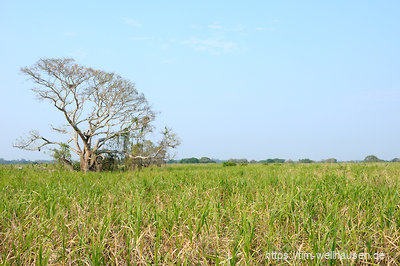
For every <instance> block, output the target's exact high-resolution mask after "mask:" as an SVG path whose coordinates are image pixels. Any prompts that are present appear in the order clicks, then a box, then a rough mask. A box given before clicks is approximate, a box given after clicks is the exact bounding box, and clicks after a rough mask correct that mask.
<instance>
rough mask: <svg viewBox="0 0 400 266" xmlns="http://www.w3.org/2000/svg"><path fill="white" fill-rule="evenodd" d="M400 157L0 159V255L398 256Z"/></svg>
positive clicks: (242, 259)
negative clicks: (184, 162) (129, 168)
mask: <svg viewBox="0 0 400 266" xmlns="http://www.w3.org/2000/svg"><path fill="white" fill-rule="evenodd" d="M399 196H400V165H399V164H385V163H379V164H312V165H301V164H292V165H279V164H276V165H248V166H235V167H222V166H221V165H218V164H215V165H198V166H171V167H166V168H148V169H144V170H143V171H140V172H110V173H87V174H84V173H80V172H67V171H63V170H56V171H49V170H47V169H44V170H43V169H42V170H40V169H38V168H35V167H33V166H29V167H24V168H22V169H16V168H14V167H10V166H8V167H0V263H3V264H17V265H18V264H19V265H23V264H38V265H46V264H80V265H83V264H92V265H103V264H123V265H126V264H128V265H129V264H171V263H175V264H185V263H187V264H236V263H238V264H286V263H289V264H293V265H296V264H299V263H300V262H305V261H304V259H300V258H291V259H290V260H287V261H284V260H276V259H271V258H266V256H265V253H266V252H274V251H275V252H281V253H285V252H286V253H292V252H297V251H300V252H310V253H318V252H320V253H326V252H329V251H335V252H348V253H349V252H355V253H362V252H367V253H370V254H373V253H375V252H381V253H385V258H384V260H381V261H376V260H374V259H373V258H369V259H368V258H364V259H357V260H334V261H328V260H326V259H321V258H308V259H307V260H308V263H314V264H326V263H328V262H330V263H336V264H345V265H347V264H353V263H357V264H361V263H366V262H370V263H373V262H374V263H379V264H389V263H391V264H397V263H398V262H399V261H400V259H399V257H400V248H399V246H400V197H399Z"/></svg>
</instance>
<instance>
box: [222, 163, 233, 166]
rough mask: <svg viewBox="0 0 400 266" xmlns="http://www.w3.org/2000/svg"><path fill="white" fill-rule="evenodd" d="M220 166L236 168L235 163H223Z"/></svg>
mask: <svg viewBox="0 0 400 266" xmlns="http://www.w3.org/2000/svg"><path fill="white" fill-rule="evenodd" d="M222 166H236V163H235V162H224V163H223V164H222Z"/></svg>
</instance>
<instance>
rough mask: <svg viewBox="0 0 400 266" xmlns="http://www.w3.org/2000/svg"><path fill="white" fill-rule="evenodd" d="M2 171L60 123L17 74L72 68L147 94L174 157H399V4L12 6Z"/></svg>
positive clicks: (0, 85)
mask: <svg viewBox="0 0 400 266" xmlns="http://www.w3.org/2000/svg"><path fill="white" fill-rule="evenodd" d="M0 5H1V8H0V25H1V27H0V34H1V42H0V55H1V60H0V77H1V82H0V91H1V95H2V97H1V98H0V112H1V114H2V118H1V122H2V123H1V124H2V125H4V129H3V130H1V131H0V158H6V159H18V158H27V159H43V158H49V156H48V155H46V154H43V153H39V152H28V151H21V150H18V149H15V148H13V147H12V142H13V141H14V140H15V139H16V138H17V137H19V136H23V135H24V134H25V133H27V132H28V131H29V130H31V129H37V130H39V131H40V132H41V133H42V134H44V135H46V136H51V137H56V136H55V135H54V134H53V133H52V132H51V131H50V130H49V125H50V124H54V125H59V124H62V123H63V120H62V117H61V116H60V114H58V113H57V112H56V111H55V110H54V109H53V108H52V107H51V105H49V104H47V103H45V102H38V101H37V100H35V97H34V94H33V92H31V91H30V89H31V88H32V84H31V83H30V82H29V81H26V79H25V77H24V76H23V75H22V74H21V73H20V72H19V69H20V68H21V67H23V66H29V65H32V64H34V63H35V62H36V61H37V60H38V59H39V58H43V57H47V58H51V57H54V58H59V57H73V58H75V59H76V60H77V62H78V63H81V64H84V65H87V66H91V67H94V68H98V69H103V70H106V71H114V72H116V73H119V74H120V75H122V76H123V77H125V78H127V79H130V80H132V81H134V82H135V83H136V86H137V89H138V90H139V91H141V92H143V93H144V94H145V95H146V97H147V99H148V100H149V102H150V103H151V104H152V105H153V107H154V109H155V110H157V111H159V112H160V115H159V117H158V119H157V121H156V123H155V124H156V125H157V126H159V127H160V129H161V127H162V126H163V125H168V126H170V127H172V128H173V129H174V130H175V131H176V132H177V133H178V135H179V136H180V138H181V140H182V145H181V146H180V147H179V148H178V150H177V153H176V157H177V158H182V157H191V156H194V157H201V156H209V157H213V158H220V159H229V158H248V159H257V160H260V159H265V158H270V157H281V158H285V159H293V160H296V159H299V158H305V157H307V158H311V159H314V160H320V159H324V158H330V157H335V158H337V159H339V160H351V159H354V160H357V159H363V158H364V157H365V156H367V155H369V154H375V155H377V156H378V157H380V158H382V159H392V158H394V157H400V142H399V136H400V123H399V122H400V116H399V109H400V75H399V70H400V53H399V50H400V16H398V14H399V12H400V2H399V1H125V2H122V1H115V3H114V2H112V3H111V2H110V1H104V2H101V1H85V2H80V1H65V2H63V3H61V1H25V2H23V1H21V2H19V3H17V2H16V1H2V3H1V4H0Z"/></svg>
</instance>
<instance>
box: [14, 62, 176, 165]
mask: <svg viewBox="0 0 400 266" xmlns="http://www.w3.org/2000/svg"><path fill="white" fill-rule="evenodd" d="M21 71H22V73H23V74H25V75H26V76H28V78H29V79H30V80H32V82H33V83H34V84H35V87H34V89H33V92H34V93H35V94H36V96H37V98H38V99H39V100H41V101H46V102H48V103H50V104H51V105H52V106H54V108H55V110H57V111H58V112H60V113H61V114H62V115H63V117H64V118H65V124H64V125H61V126H58V127H54V126H52V129H53V130H54V131H56V132H57V133H60V134H61V135H63V136H64V139H65V136H67V137H68V138H67V139H65V140H64V141H63V138H61V140H50V139H48V138H47V137H44V136H42V135H41V134H40V133H39V132H37V131H31V132H30V136H29V137H28V138H21V139H20V140H18V141H17V142H16V143H15V144H14V146H15V147H17V148H20V149H25V150H32V151H34V150H38V151H41V149H45V148H49V147H51V148H50V150H51V151H52V152H53V154H54V158H55V159H56V160H57V161H58V162H61V163H63V164H65V165H67V166H68V167H69V168H70V169H73V168H74V166H73V162H72V160H71V158H72V157H71V155H70V152H73V153H75V154H76V155H77V156H78V158H79V160H80V161H79V163H80V169H81V170H82V171H84V172H87V171H94V170H96V171H100V170H103V163H106V165H109V161H110V159H111V158H113V159H118V157H120V158H121V157H122V160H125V159H130V160H133V162H135V163H137V164H139V165H140V166H147V165H149V164H150V163H151V162H153V161H159V160H165V159H166V155H167V149H168V148H175V147H176V146H178V145H179V140H178V139H177V137H176V135H175V134H174V133H173V132H172V131H171V130H170V129H168V128H167V127H166V128H165V130H164V131H163V132H162V136H163V138H162V139H161V140H160V141H159V142H158V143H157V144H154V143H153V142H151V141H150V140H148V139H146V136H147V134H148V133H150V132H152V129H153V127H152V126H151V122H152V121H153V120H154V119H155V113H154V112H153V111H152V110H151V107H150V105H149V103H148V102H147V100H146V98H145V97H144V95H143V94H142V93H139V92H138V91H137V90H136V87H135V84H134V83H132V82H130V81H129V80H126V79H123V78H122V77H121V76H119V75H117V74H115V73H107V72H105V71H101V70H97V69H92V68H89V67H85V66H82V65H78V64H76V63H75V61H74V60H73V59H40V60H39V61H38V62H37V63H36V64H35V65H33V66H31V67H24V68H22V69H21ZM149 142H150V145H149Z"/></svg>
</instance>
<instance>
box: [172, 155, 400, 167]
mask: <svg viewBox="0 0 400 266" xmlns="http://www.w3.org/2000/svg"><path fill="white" fill-rule="evenodd" d="M224 162H230V163H234V164H255V163H261V164H277V163H338V160H337V159H335V158H329V159H325V160H321V161H314V160H311V159H309V158H303V159H299V160H298V161H293V160H290V159H289V160H285V159H280V158H273V159H272V158H269V159H265V160H259V161H256V160H250V161H249V160H247V159H233V158H231V159H229V160H219V159H210V158H209V157H201V158H200V159H198V158H195V157H191V158H183V159H181V160H169V161H167V163H181V164H197V163H224ZM342 162H350V163H359V162H364V163H371V162H400V158H394V159H392V160H390V161H385V160H382V159H379V158H378V157H377V156H375V155H368V156H366V157H365V158H364V160H362V161H342ZM227 165H233V164H227Z"/></svg>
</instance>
